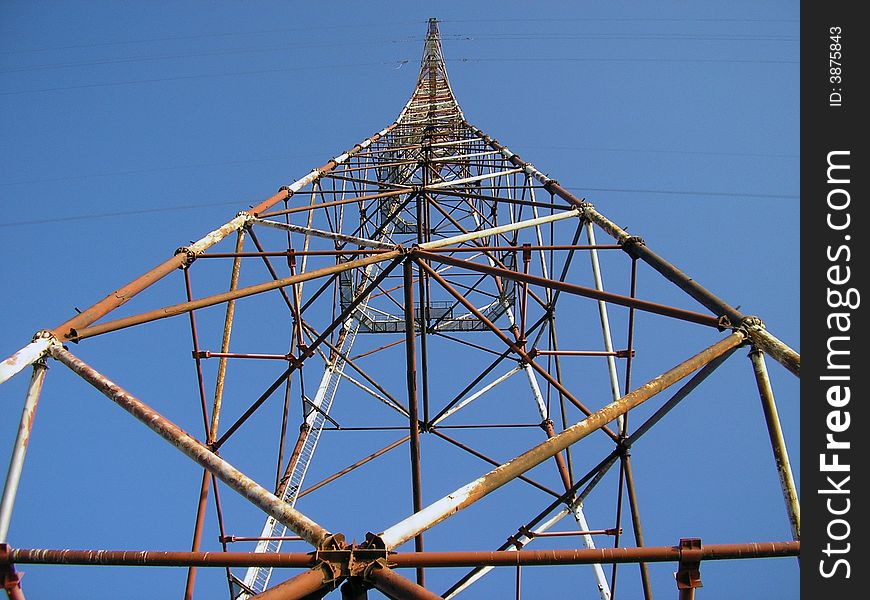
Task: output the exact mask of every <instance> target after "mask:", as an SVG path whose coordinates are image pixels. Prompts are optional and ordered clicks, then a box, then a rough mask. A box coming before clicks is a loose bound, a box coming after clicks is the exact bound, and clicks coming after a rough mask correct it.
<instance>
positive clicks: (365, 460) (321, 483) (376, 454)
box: [297, 435, 411, 498]
mask: <svg viewBox="0 0 870 600" xmlns="http://www.w3.org/2000/svg"><path fill="white" fill-rule="evenodd" d="M409 439H411V436H410V435H406V436H405V437H403V438H400V439H398V440H396V441H395V442H393V443H392V444H390V445H388V446H385V447H383V448H381V449H380V450H378V451H377V452H373V453H372V454H369V455H368V456H366V457H365V458H362V459H360V460H358V461H356V462H355V463H353V464H352V465H350V466H348V467H345V468H344V469H342V470H341V471H339V472H338V473H335V474H334V475H330V476H329V477H327V478H325V479H322V480H320V481H318V482H317V483H315V484H314V485H312V486H311V487H309V488H307V489H304V490H302V491H301V492H299V495H298V496H297V498H301V497H302V496H305V495H307V494H310V493H311V492H313V491H314V490H318V489H320V488H322V487H323V486H325V485H326V484H328V483H332V482H333V481H335V480H336V479H338V478H339V477H341V476H342V475H345V474H347V473H350V472H351V471H353V470H355V469H358V468H359V467H361V466H363V465H364V464H366V463H368V462H370V461H372V460H374V459H376V458H377V457H379V456H380V455H382V454H385V453H387V452H389V451H390V450H392V449H393V448H395V447H397V446H401V445H402V444H404V443H405V442H407V441H408V440H409Z"/></svg>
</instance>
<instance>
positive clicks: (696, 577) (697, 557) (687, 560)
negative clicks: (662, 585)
mask: <svg viewBox="0 0 870 600" xmlns="http://www.w3.org/2000/svg"><path fill="white" fill-rule="evenodd" d="M674 578H675V579H676V580H677V589H678V590H690V589H695V588H699V587H704V584H703V583H701V538H683V539H681V540H680V566H679V568H678V570H677V572H676V573H674Z"/></svg>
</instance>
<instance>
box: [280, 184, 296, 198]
mask: <svg viewBox="0 0 870 600" xmlns="http://www.w3.org/2000/svg"><path fill="white" fill-rule="evenodd" d="M278 191H279V192H287V198H290V197H291V196H292V195H293V194H295V193H296V192H294V191H293V188H291V187H290V186H289V185H282V186H281V187H279V188H278Z"/></svg>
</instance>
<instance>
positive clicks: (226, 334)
mask: <svg viewBox="0 0 870 600" xmlns="http://www.w3.org/2000/svg"><path fill="white" fill-rule="evenodd" d="M244 244H245V230H244V229H240V230H239V233H238V235H237V237H236V248H235V250H236V253H240V252H241V251H242V249H243V248H244ZM241 268H242V261H241V258H239V257H236V258H235V259H234V260H233V269H232V271H231V273H230V288H229V291H230V292H234V291H236V289H238V287H239V273H240V271H241ZM235 311H236V301H235V300H230V301H228V302H227V311H226V314H225V316H224V331H223V336H222V337H221V353H222V354H226V353H228V352H229V350H230V336H231V335H232V331H233V318H234V315H235ZM206 358H207V357H206ZM226 376H227V359H226V358H224V357H221V359H220V360H219V361H218V370H217V377H216V378H215V387H214V402H213V404H212V410H211V425H210V426H209V429H208V437H207V440H208V443H210V444H211V443H213V442H214V441H215V440H216V439H217V434H218V425H219V424H220V416H221V406H222V404H223V397H224V383H225V382H226Z"/></svg>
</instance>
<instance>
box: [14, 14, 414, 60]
mask: <svg viewBox="0 0 870 600" xmlns="http://www.w3.org/2000/svg"><path fill="white" fill-rule="evenodd" d="M423 22H424V21H401V22H394V23H377V24H369V25H366V24H361V23H360V24H355V25H322V26H320V27H296V28H282V29H261V30H259V31H226V32H222V33H199V34H196V35H177V36H164V37H155V38H145V39H138V40H119V41H115V42H93V43H90V44H69V45H66V46H48V47H45V48H31V49H18V50H0V54H30V53H35V52H50V51H54V50H74V49H83V48H100V47H104V46H126V45H130V44H151V43H156V42H176V41H186V40H200V39H205V38H219V37H231V36H241V35H267V34H273V33H298V32H308V31H320V30H327V29H363V30H366V31H370V30H371V29H373V28H378V27H384V26H385V25H410V24H415V25H416V24H419V23H423Z"/></svg>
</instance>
